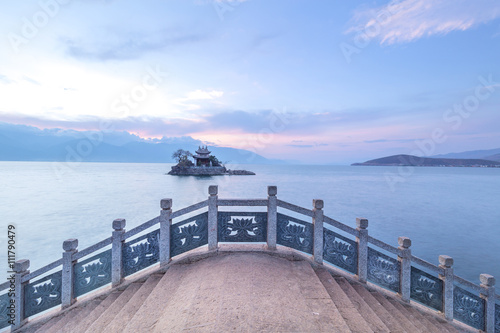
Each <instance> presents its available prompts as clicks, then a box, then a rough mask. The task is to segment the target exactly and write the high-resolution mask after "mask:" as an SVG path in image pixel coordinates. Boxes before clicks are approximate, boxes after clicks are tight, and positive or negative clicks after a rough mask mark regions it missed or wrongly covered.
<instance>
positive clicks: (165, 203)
mask: <svg viewBox="0 0 500 333" xmlns="http://www.w3.org/2000/svg"><path fill="white" fill-rule="evenodd" d="M160 207H161V209H170V208H172V199H170V198H166V199H161V200H160Z"/></svg>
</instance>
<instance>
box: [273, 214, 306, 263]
mask: <svg viewBox="0 0 500 333" xmlns="http://www.w3.org/2000/svg"><path fill="white" fill-rule="evenodd" d="M277 233H278V235H277V236H278V237H277V243H278V244H280V245H284V246H288V247H291V248H294V249H296V250H299V251H302V252H306V253H309V254H312V253H313V227H312V223H308V222H305V221H302V220H299V219H296V218H293V217H291V216H287V215H284V214H280V213H278V230H277Z"/></svg>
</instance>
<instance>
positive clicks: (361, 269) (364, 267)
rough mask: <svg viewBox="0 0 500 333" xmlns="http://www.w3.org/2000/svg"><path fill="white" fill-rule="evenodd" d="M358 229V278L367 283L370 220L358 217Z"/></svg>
mask: <svg viewBox="0 0 500 333" xmlns="http://www.w3.org/2000/svg"><path fill="white" fill-rule="evenodd" d="M356 226H357V228H356V230H357V231H358V236H357V237H356V243H358V280H359V282H361V283H366V279H367V277H368V229H367V228H368V220H367V219H365V218H359V217H358V218H356Z"/></svg>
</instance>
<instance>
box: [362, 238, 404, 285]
mask: <svg viewBox="0 0 500 333" xmlns="http://www.w3.org/2000/svg"><path fill="white" fill-rule="evenodd" d="M400 269H401V265H400V263H399V262H398V261H397V260H396V259H394V258H391V257H389V256H386V255H385V254H383V253H380V252H378V251H376V250H374V249H372V248H370V247H369V248H368V280H369V281H370V282H373V283H376V284H378V285H380V286H382V287H385V288H387V289H390V290H392V291H395V292H399V272H400Z"/></svg>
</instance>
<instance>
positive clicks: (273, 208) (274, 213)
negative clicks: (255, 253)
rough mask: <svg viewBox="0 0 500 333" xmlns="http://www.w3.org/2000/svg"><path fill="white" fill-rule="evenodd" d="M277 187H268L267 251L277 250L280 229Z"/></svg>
mask: <svg viewBox="0 0 500 333" xmlns="http://www.w3.org/2000/svg"><path fill="white" fill-rule="evenodd" d="M277 193H278V188H277V187H276V186H268V187H267V249H268V250H276V232H277V229H278V198H277V197H276V194H277Z"/></svg>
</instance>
